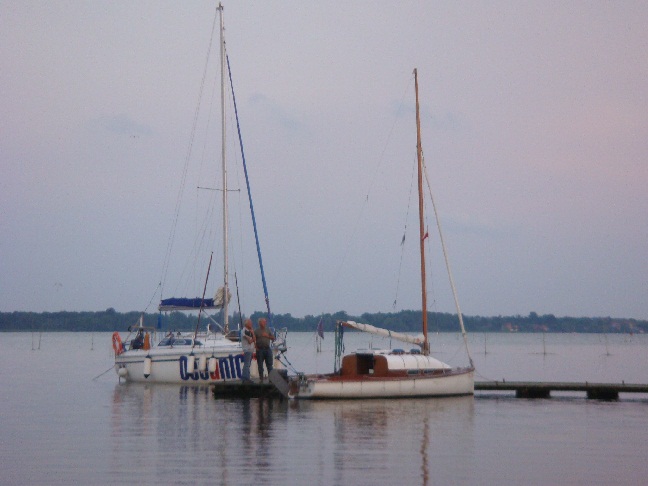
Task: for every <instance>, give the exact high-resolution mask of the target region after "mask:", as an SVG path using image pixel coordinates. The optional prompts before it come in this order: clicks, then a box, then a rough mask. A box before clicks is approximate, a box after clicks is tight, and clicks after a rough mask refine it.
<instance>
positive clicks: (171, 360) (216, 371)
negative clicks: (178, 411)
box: [115, 348, 283, 385]
mask: <svg viewBox="0 0 648 486" xmlns="http://www.w3.org/2000/svg"><path fill="white" fill-rule="evenodd" d="M191 354H192V351H191V349H185V350H181V349H172V350H159V349H155V350H154V349H151V350H149V351H144V350H132V351H128V352H125V353H123V354H121V355H119V356H117V357H116V358H115V371H116V372H117V375H118V376H119V377H120V379H124V380H125V381H126V382H135V383H170V384H181V385H205V384H209V383H218V382H224V381H240V380H241V379H242V374H243V353H242V351H241V350H240V348H239V349H233V350H219V351H214V350H211V349H204V350H199V349H194V350H193V360H192V359H191ZM147 359H148V360H150V361H149V362H148V363H147ZM192 364H193V367H192ZM273 366H274V367H275V368H278V369H280V368H282V367H283V366H282V364H281V362H280V361H279V360H278V359H277V357H276V356H275V359H274V363H273ZM250 377H251V378H252V379H258V378H259V373H258V368H257V361H256V359H255V358H254V357H253V359H252V363H251V364H250Z"/></svg>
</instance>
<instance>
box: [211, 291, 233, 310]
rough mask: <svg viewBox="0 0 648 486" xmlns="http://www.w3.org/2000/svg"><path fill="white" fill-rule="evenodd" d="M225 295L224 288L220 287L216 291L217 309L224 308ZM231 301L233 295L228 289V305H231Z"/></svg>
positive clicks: (215, 303)
mask: <svg viewBox="0 0 648 486" xmlns="http://www.w3.org/2000/svg"><path fill="white" fill-rule="evenodd" d="M224 294H225V289H224V288H223V287H219V288H218V290H217V291H216V295H214V305H215V306H216V307H219V308H220V307H223V295H224ZM230 300H232V293H231V292H230V291H229V289H227V303H228V304H229V302H230Z"/></svg>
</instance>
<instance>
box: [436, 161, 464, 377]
mask: <svg viewBox="0 0 648 486" xmlns="http://www.w3.org/2000/svg"><path fill="white" fill-rule="evenodd" d="M423 173H424V175H425V182H426V184H427V188H428V193H429V194H430V201H431V202H432V208H433V210H434V218H435V219H436V226H437V230H438V232H439V240H440V241H441V249H442V250H443V258H444V260H445V265H446V270H447V272H448V279H449V281H450V288H451V289H452V296H453V298H454V301H455V307H456V309H457V316H458V318H459V326H460V327H461V335H462V337H463V341H464V345H465V347H466V353H467V354H468V360H469V361H470V366H471V367H473V368H474V364H473V359H472V356H471V354H470V348H469V346H468V336H467V335H466V328H465V326H464V322H463V315H462V313H461V307H460V306H459V297H458V295H457V289H456V287H455V284H454V278H453V276H452V270H451V269H450V260H449V259H448V252H447V251H446V246H445V240H444V238H443V232H442V231H441V220H440V219H439V213H438V211H437V207H436V203H435V202H434V196H433V195H432V186H431V185H430V178H429V176H428V171H427V166H426V165H425V158H423Z"/></svg>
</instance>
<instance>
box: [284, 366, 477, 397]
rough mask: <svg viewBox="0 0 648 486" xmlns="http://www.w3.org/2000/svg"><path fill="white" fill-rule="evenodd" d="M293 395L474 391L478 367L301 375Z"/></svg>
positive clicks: (409, 394)
mask: <svg viewBox="0 0 648 486" xmlns="http://www.w3.org/2000/svg"><path fill="white" fill-rule="evenodd" d="M292 385H293V386H292V387H291V392H290V394H289V397H290V398H299V399H332V398H412V397H449V396H460V395H472V394H473V393H474V390H475V386H474V370H472V369H466V370H465V371H463V372H460V371H455V372H452V373H448V374H443V375H436V376H417V377H393V378H372V377H364V378H358V379H343V378H340V377H326V376H313V377H308V376H306V377H302V378H301V380H300V379H299V378H297V379H296V380H295V382H294V383H293V384H292Z"/></svg>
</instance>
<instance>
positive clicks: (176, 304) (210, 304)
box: [158, 297, 223, 311]
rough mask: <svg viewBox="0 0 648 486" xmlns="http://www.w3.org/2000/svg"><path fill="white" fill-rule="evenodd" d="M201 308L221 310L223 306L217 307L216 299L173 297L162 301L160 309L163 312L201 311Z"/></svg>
mask: <svg viewBox="0 0 648 486" xmlns="http://www.w3.org/2000/svg"><path fill="white" fill-rule="evenodd" d="M201 304H202V305H201ZM201 307H202V308H203V309H220V308H221V307H223V306H222V305H215V304H214V299H205V300H203V299H201V298H200V297H196V298H193V299H191V298H186V297H180V298H178V297H171V298H170V299H162V300H161V301H160V306H159V307H158V309H159V310H161V311H176V310H199V309H200V308H201Z"/></svg>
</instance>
